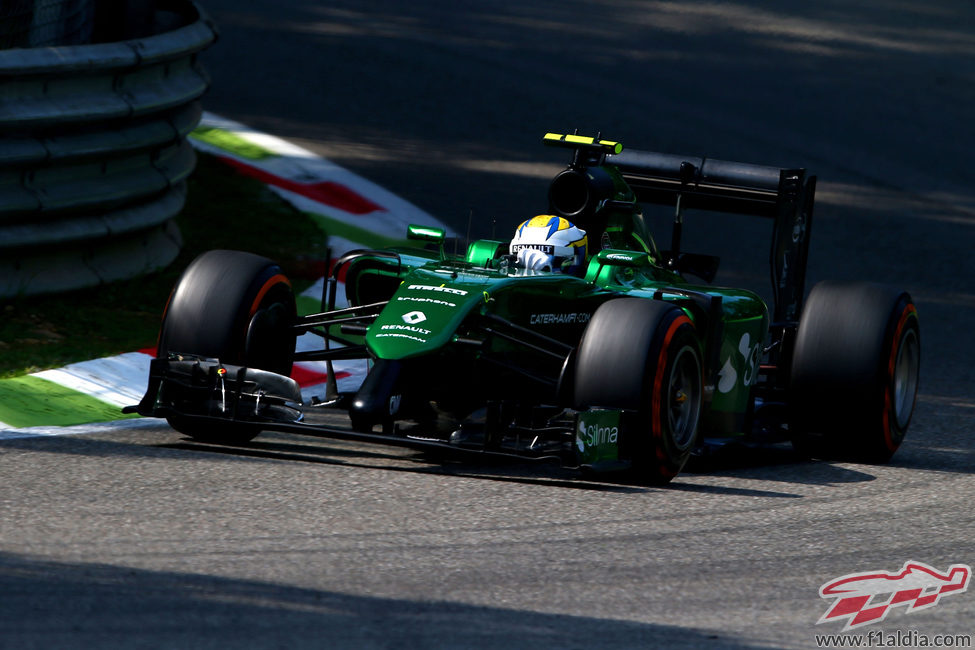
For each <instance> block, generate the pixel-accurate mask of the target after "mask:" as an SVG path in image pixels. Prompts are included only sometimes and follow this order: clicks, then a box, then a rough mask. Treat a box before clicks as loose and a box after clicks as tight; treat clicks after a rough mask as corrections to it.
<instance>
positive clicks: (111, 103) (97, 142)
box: [0, 0, 217, 297]
mask: <svg viewBox="0 0 975 650" xmlns="http://www.w3.org/2000/svg"><path fill="white" fill-rule="evenodd" d="M160 4H162V3H160ZM165 4H166V9H167V11H165V12H157V13H158V14H161V15H162V16H161V18H162V20H158V19H157V20H156V24H166V25H169V26H170V29H168V30H167V31H165V32H163V33H157V34H153V35H150V36H145V37H142V38H137V39H132V40H127V41H119V42H111V43H99V44H94V45H78V46H67V47H44V48H30V49H10V50H0V297H10V296H16V295H25V294H37V293H46V292H53V291H63V290H68V289H76V288H82V287H90V286H95V285H98V284H102V283H105V282H111V281H114V280H119V279H123V278H129V277H133V276H136V275H139V274H142V273H146V272H149V271H153V270H157V269H159V268H162V267H164V266H166V265H167V264H169V263H170V262H171V261H172V260H173V259H174V258H175V257H176V255H177V253H178V252H179V249H180V245H181V241H180V238H179V232H178V230H177V229H176V227H175V224H174V223H173V221H172V220H173V218H174V217H175V216H176V215H177V214H178V213H179V212H180V210H182V207H183V204H184V201H185V197H186V178H187V177H188V176H189V175H190V173H191V172H192V171H193V168H194V165H195V162H196V157H195V154H194V152H193V149H192V147H191V146H190V144H189V143H188V142H187V140H186V136H187V135H188V134H189V133H190V131H192V130H193V129H194V128H195V127H196V126H197V124H198V123H199V121H200V117H201V115H202V110H201V107H200V103H199V99H200V97H201V96H202V95H203V93H204V92H205V91H206V89H207V87H208V85H209V78H208V77H207V75H206V73H205V72H204V70H203V68H202V67H201V66H200V64H199V63H198V61H197V55H198V54H199V52H201V51H202V50H203V49H205V48H206V47H208V46H209V45H210V44H212V43H213V42H214V41H215V40H216V37H217V33H216V29H215V27H214V26H213V24H212V23H211V22H210V20H209V19H208V18H207V16H206V15H205V14H204V13H203V11H202V9H200V8H199V6H198V5H196V4H195V3H192V2H190V1H189V0H182V1H178V2H167V3H165Z"/></svg>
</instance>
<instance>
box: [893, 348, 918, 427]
mask: <svg viewBox="0 0 975 650" xmlns="http://www.w3.org/2000/svg"><path fill="white" fill-rule="evenodd" d="M920 361H921V344H920V341H918V338H917V332H916V331H914V330H913V329H907V330H905V332H904V333H903V334H902V335H901V340H900V342H899V345H898V349H897V359H896V360H895V361H894V373H893V377H892V378H891V379H892V386H893V398H894V404H893V406H894V417H895V419H896V420H897V426H898V428H900V429H905V428H906V427H907V425H908V423H909V422H910V421H911V414H912V413H913V412H914V396H915V394H916V393H917V384H918V369H919V367H920Z"/></svg>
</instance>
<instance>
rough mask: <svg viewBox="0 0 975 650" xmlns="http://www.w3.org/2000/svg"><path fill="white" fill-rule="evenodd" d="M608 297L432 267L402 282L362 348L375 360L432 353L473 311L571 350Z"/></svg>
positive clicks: (540, 279)
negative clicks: (528, 329)
mask: <svg viewBox="0 0 975 650" xmlns="http://www.w3.org/2000/svg"><path fill="white" fill-rule="evenodd" d="M611 297H612V294H610V293H608V292H606V291H603V290H602V289H600V288H598V287H594V286H593V285H591V284H589V283H587V282H584V281H583V280H582V279H580V278H576V277H572V276H564V275H559V274H552V273H541V274H537V275H532V274H525V273H517V274H509V273H506V272H503V271H496V270H492V269H479V268H471V267H465V266H458V267H451V266H449V265H444V264H443V263H437V262H433V263H430V264H427V265H425V266H423V267H420V268H416V269H413V270H412V271H410V272H409V273H408V274H407V275H406V276H405V277H404V278H403V281H402V282H401V283H400V285H399V287H398V288H397V290H396V292H395V293H394V294H393V296H392V298H390V301H389V304H388V305H386V307H385V308H384V309H383V311H382V313H381V314H380V315H379V317H378V318H377V319H376V320H375V322H374V323H373V324H372V325H370V326H369V330H368V332H367V334H366V345H367V346H368V347H369V350H370V351H371V352H372V354H373V355H375V356H376V358H379V359H408V358H411V357H417V356H422V355H426V354H431V353H433V352H435V351H437V350H439V349H441V348H443V347H444V346H445V345H447V344H449V343H451V342H452V340H453V338H454V336H455V335H456V334H457V330H458V328H459V327H460V326H461V324H462V323H463V322H464V320H465V319H466V318H467V317H468V316H469V315H471V314H472V313H473V312H483V313H493V314H496V315H498V316H500V317H502V318H505V319H509V320H511V321H512V322H514V323H515V324H517V325H521V326H525V327H530V328H532V329H534V330H536V331H538V332H539V333H542V334H545V335H547V336H551V337H552V338H556V339H560V340H563V341H566V342H567V343H570V344H572V345H574V344H575V343H576V342H578V339H579V336H581V334H582V330H583V329H585V325H586V323H588V322H589V318H590V317H591V316H592V312H593V311H594V310H595V309H596V308H597V307H598V306H599V304H600V303H601V302H602V301H604V300H606V299H608V298H611Z"/></svg>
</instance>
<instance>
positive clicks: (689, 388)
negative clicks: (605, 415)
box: [573, 298, 704, 485]
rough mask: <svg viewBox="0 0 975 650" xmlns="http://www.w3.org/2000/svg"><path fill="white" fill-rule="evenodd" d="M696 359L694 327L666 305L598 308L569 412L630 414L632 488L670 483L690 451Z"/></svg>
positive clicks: (626, 301)
mask: <svg viewBox="0 0 975 650" xmlns="http://www.w3.org/2000/svg"><path fill="white" fill-rule="evenodd" d="M703 392H704V391H703V381H702V375H701V352H700V344H699V340H698V337H697V332H696V330H695V328H694V324H693V323H692V322H691V320H690V319H689V318H688V317H687V315H686V314H685V313H684V311H683V310H681V309H680V308H678V307H676V306H674V305H673V304H671V303H666V302H663V301H654V300H642V299H637V298H617V299H613V300H610V301H608V302H606V303H604V304H603V305H601V306H600V307H599V309H597V310H596V312H595V313H594V314H593V317H592V319H591V320H590V321H589V324H588V325H587V326H586V331H585V332H584V333H583V335H582V339H581V340H580V342H579V348H578V351H577V357H576V370H575V381H574V396H573V403H574V405H575V408H577V409H580V410H582V409H586V408H622V409H631V410H633V411H636V413H637V422H638V423H639V424H638V429H637V431H636V434H637V435H635V436H633V435H631V436H629V437H628V439H627V442H626V445H627V446H628V447H629V453H630V455H631V457H632V461H633V468H634V470H635V472H636V474H637V477H638V478H639V480H641V481H643V482H647V483H650V484H653V485H662V484H665V483H668V482H670V481H671V480H672V479H673V478H674V477H675V476H677V474H678V473H679V472H680V470H681V469H682V468H683V467H684V464H685V463H686V462H687V459H688V458H689V457H690V455H691V452H692V451H693V450H694V447H695V446H696V445H697V440H698V428H699V427H698V425H699V423H700V416H701V405H702V403H703Z"/></svg>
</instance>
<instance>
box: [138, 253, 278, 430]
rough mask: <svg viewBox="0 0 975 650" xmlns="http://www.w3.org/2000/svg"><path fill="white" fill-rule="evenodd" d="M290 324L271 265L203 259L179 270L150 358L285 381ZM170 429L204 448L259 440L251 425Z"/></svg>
mask: <svg viewBox="0 0 975 650" xmlns="http://www.w3.org/2000/svg"><path fill="white" fill-rule="evenodd" d="M296 319H297V310H296V307H295V298H294V293H293V292H292V290H291V283H290V282H288V279H287V278H286V277H285V276H284V274H283V273H282V271H281V268H280V267H279V266H278V265H277V264H275V263H274V262H272V261H271V260H269V259H267V258H264V257H260V256H258V255H253V254H251V253H244V252H240V251H227V250H214V251H208V252H206V253H203V254H202V255H200V256H199V257H197V258H196V259H195V260H193V262H192V263H191V264H190V265H189V266H188V267H187V269H186V271H184V272H183V275H182V276H181V277H180V279H179V281H178V282H177V284H176V287H175V288H174V289H173V293H172V295H171V296H170V298H169V304H168V305H167V306H166V311H165V313H164V315H163V322H162V329H161V330H160V334H159V348H158V350H157V356H159V357H165V356H166V355H167V354H169V353H178V354H192V355H198V356H202V357H213V358H217V359H220V361H221V362H223V363H227V364H233V365H239V366H247V367H249V368H259V369H261V370H268V371H270V372H274V373H277V374H281V375H286V376H287V375H290V374H291V366H292V361H293V358H294V350H295V334H294V330H293V328H292V326H293V325H294V323H295V321H296ZM167 420H168V422H169V424H170V426H172V427H173V428H174V429H176V430H177V431H179V432H181V433H184V434H186V435H188V436H190V437H192V438H195V439H197V440H201V441H205V442H213V443H221V444H235V443H242V442H247V441H249V440H251V439H252V438H254V436H256V435H257V434H258V433H260V427H259V426H257V425H252V424H238V423H230V422H228V423H214V422H212V421H209V420H201V419H197V418H193V417H192V416H183V415H181V416H172V417H169V418H167Z"/></svg>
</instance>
